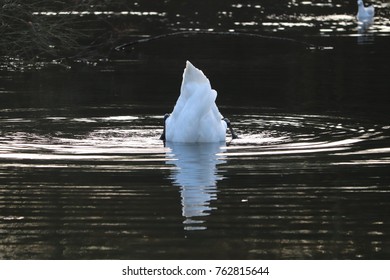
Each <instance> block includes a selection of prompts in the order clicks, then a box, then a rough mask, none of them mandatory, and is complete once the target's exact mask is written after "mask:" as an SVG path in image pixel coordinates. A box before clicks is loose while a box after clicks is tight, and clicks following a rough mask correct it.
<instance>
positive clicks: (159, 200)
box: [0, 0, 390, 259]
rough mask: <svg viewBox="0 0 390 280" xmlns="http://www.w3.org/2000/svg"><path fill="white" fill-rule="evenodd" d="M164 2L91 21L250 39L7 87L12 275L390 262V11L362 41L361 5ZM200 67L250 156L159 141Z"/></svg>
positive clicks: (5, 175) (236, 144)
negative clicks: (190, 62) (25, 266)
mask: <svg viewBox="0 0 390 280" xmlns="http://www.w3.org/2000/svg"><path fill="white" fill-rule="evenodd" d="M149 2H150V1H137V3H135V2H134V3H132V4H129V7H128V10H116V9H115V8H116V7H112V12H104V11H102V12H100V11H93V12H90V13H83V12H80V11H79V12H77V13H78V14H76V13H75V16H83V17H85V18H88V19H89V17H95V16H99V17H103V18H104V19H105V20H108V21H109V20H112V19H115V20H118V21H120V22H122V23H124V24H123V26H125V27H126V28H127V27H128V29H129V30H130V31H126V32H129V34H127V33H126V35H129V38H130V39H129V40H132V39H134V40H137V39H139V38H150V36H153V35H156V34H166V33H170V32H175V31H181V30H184V31H188V30H208V31H210V32H214V31H216V32H217V31H221V33H226V32H228V33H232V34H236V35H237V36H211V35H210V36H182V37H181V38H173V37H170V38H166V39H167V40H165V41H164V40H160V41H158V40H156V41H148V42H150V44H149V43H145V44H139V45H137V47H135V48H134V49H131V50H129V51H130V53H124V54H123V57H122V58H123V59H119V58H118V60H116V61H107V60H104V61H103V60H102V61H97V62H96V63H94V65H95V64H96V66H94V67H93V69H91V67H90V66H85V65H75V66H72V68H70V69H68V68H66V69H62V68H61V69H60V70H58V69H57V68H55V71H35V72H34V71H30V72H28V71H27V72H25V73H15V72H12V71H10V72H6V73H3V72H1V73H0V81H1V84H0V258H1V259H99V258H101V259H178V258H180V259H199V258H204V259H213V258H216V259H217V258H219V259H229V258H230V259H267V258H268V259H299V258H300V259H303V258H304V259H359V258H363V259H379V258H383V259H388V258H389V256H390V237H389V232H390V221H389V215H388V213H390V203H389V201H390V173H389V166H390V144H389V143H390V124H389V120H388V104H389V94H388V93H389V83H388V73H389V72H390V69H389V67H390V63H388V55H387V53H388V49H389V43H388V36H389V34H390V30H389V26H390V21H389V18H388V11H389V6H388V5H384V4H382V5H380V3H382V2H383V1H376V2H375V3H376V5H377V6H378V9H377V16H376V19H375V21H374V22H373V23H372V24H371V26H361V27H362V28H360V26H359V25H358V23H357V22H356V18H355V15H356V8H357V7H356V1H346V0H345V1H344V0H337V1H336V0H332V1H303V0H302V1H299V0H297V1H287V0H286V1H262V2H261V3H259V1H252V0H248V1H236V0H232V1H211V2H210V1H208V2H207V1H192V2H193V3H192V6H184V5H182V3H181V2H180V1H165V2H164V3H163V2H162V1H153V3H151V2H150V3H149ZM121 9H124V8H123V7H121ZM126 11H129V12H126ZM130 11H131V12H130ZM194 11H198V12H196V13H194ZM72 13H73V12H72ZM35 16H53V17H57V16H70V15H68V14H66V13H63V14H51V13H46V14H45V13H42V12H40V11H37V14H36V15H35ZM240 32H241V33H247V34H256V35H259V36H257V37H256V36H253V37H252V36H239V35H240ZM262 34H264V35H266V36H261V35H262ZM273 36H277V37H278V38H279V37H288V38H294V39H297V40H298V41H300V40H303V41H307V42H309V43H310V44H311V43H313V44H318V45H326V46H330V47H328V48H323V49H320V48H319V49H315V48H314V49H307V48H306V47H305V46H306V45H304V44H298V45H299V46H297V45H296V44H295V43H294V42H295V41H294V42H293V41H292V40H280V38H279V39H277V38H274V37H273ZM356 36H357V41H358V43H362V42H364V43H365V44H364V46H362V45H359V44H357V43H356ZM302 38H303V39H302ZM371 38H372V39H371ZM313 41H314V42H313ZM154 42H157V43H156V44H154ZM367 43H368V44H367ZM178 46H179V47H178ZM186 59H194V60H195V61H198V62H199V64H200V65H202V69H207V72H208V73H210V79H211V80H212V81H213V84H215V87H216V89H217V90H218V93H219V96H218V100H219V104H221V112H223V114H224V115H225V116H227V117H229V119H230V120H231V121H232V123H233V125H234V127H235V130H237V133H238V134H239V135H240V139H236V140H234V141H232V142H231V143H229V145H200V146H186V145H173V144H171V143H167V146H164V144H163V143H162V141H160V140H159V136H160V135H161V132H162V125H161V123H162V118H163V114H164V113H165V112H166V111H167V108H168V109H169V108H172V104H174V102H175V100H176V98H177V90H178V88H179V86H180V79H181V75H182V70H183V67H184V62H185V60H186ZM80 64H81V63H80ZM52 66H53V67H56V66H55V65H52ZM11 68H12V67H11ZM7 69H8V68H7ZM12 69H14V68H12ZM265 108H268V109H265ZM271 108H273V109H271ZM292 112H294V113H292Z"/></svg>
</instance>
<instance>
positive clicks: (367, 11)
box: [356, 0, 375, 22]
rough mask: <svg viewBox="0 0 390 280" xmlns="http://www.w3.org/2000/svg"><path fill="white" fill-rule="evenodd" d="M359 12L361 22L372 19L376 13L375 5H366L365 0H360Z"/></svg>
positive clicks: (357, 16) (358, 16) (358, 18)
mask: <svg viewBox="0 0 390 280" xmlns="http://www.w3.org/2000/svg"><path fill="white" fill-rule="evenodd" d="M357 4H358V13H357V15H356V18H357V20H358V21H360V22H364V21H372V20H373V18H374V14H375V9H374V6H372V5H371V6H369V7H365V6H364V3H363V0H358V1H357Z"/></svg>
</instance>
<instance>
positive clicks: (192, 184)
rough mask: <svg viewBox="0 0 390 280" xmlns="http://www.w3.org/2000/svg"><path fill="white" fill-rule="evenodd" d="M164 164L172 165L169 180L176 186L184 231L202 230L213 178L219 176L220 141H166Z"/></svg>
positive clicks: (213, 189)
mask: <svg viewBox="0 0 390 280" xmlns="http://www.w3.org/2000/svg"><path fill="white" fill-rule="evenodd" d="M166 146H167V147H168V148H169V151H168V152H167V158H168V159H169V160H168V161H167V164H174V165H175V166H176V168H175V169H173V171H172V174H171V176H170V179H172V181H173V184H174V185H176V186H179V187H180V193H181V203H182V215H183V217H184V218H185V220H184V222H183V223H184V225H185V227H184V228H185V229H186V230H203V229H206V226H204V225H202V224H203V223H204V220H202V219H201V218H200V217H202V216H207V215H209V214H210V211H211V210H212V209H213V208H212V207H211V206H210V202H211V201H213V200H216V199H217V181H219V180H222V179H223V175H221V172H220V171H218V168H217V165H218V164H221V163H224V162H225V160H224V156H223V154H221V153H222V152H223V151H224V144H221V143H201V144H200V143H198V144H184V143H172V142H167V143H166Z"/></svg>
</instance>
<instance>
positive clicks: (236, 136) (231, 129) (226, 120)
mask: <svg viewBox="0 0 390 280" xmlns="http://www.w3.org/2000/svg"><path fill="white" fill-rule="evenodd" d="M222 120H224V121H225V122H226V124H227V127H228V128H229V130H230V133H231V134H232V139H238V135H237V134H236V133H235V132H234V130H233V127H232V124H231V123H230V120H229V119H228V118H223V119H222Z"/></svg>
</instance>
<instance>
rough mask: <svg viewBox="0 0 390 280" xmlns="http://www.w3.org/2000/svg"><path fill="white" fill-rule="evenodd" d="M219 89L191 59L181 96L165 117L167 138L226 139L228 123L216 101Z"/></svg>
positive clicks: (185, 73) (188, 139)
mask: <svg viewBox="0 0 390 280" xmlns="http://www.w3.org/2000/svg"><path fill="white" fill-rule="evenodd" d="M216 98H217V92H216V91H215V90H213V89H212V88H211V85H210V81H209V79H208V78H207V77H206V76H205V75H204V74H203V72H202V71H201V70H199V69H197V68H196V67H195V66H193V65H192V64H191V63H190V62H189V61H187V63H186V68H185V69H184V73H183V80H182V84H181V88H180V96H179V98H178V99H177V101H176V105H175V107H174V109H173V112H172V113H171V114H170V115H169V116H168V117H167V118H166V119H165V129H164V130H165V140H166V141H168V142H181V143H197V142H222V141H225V140H226V129H227V122H226V121H225V120H223V117H222V115H221V113H220V112H219V110H218V108H217V105H216V104H215V100H216Z"/></svg>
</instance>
